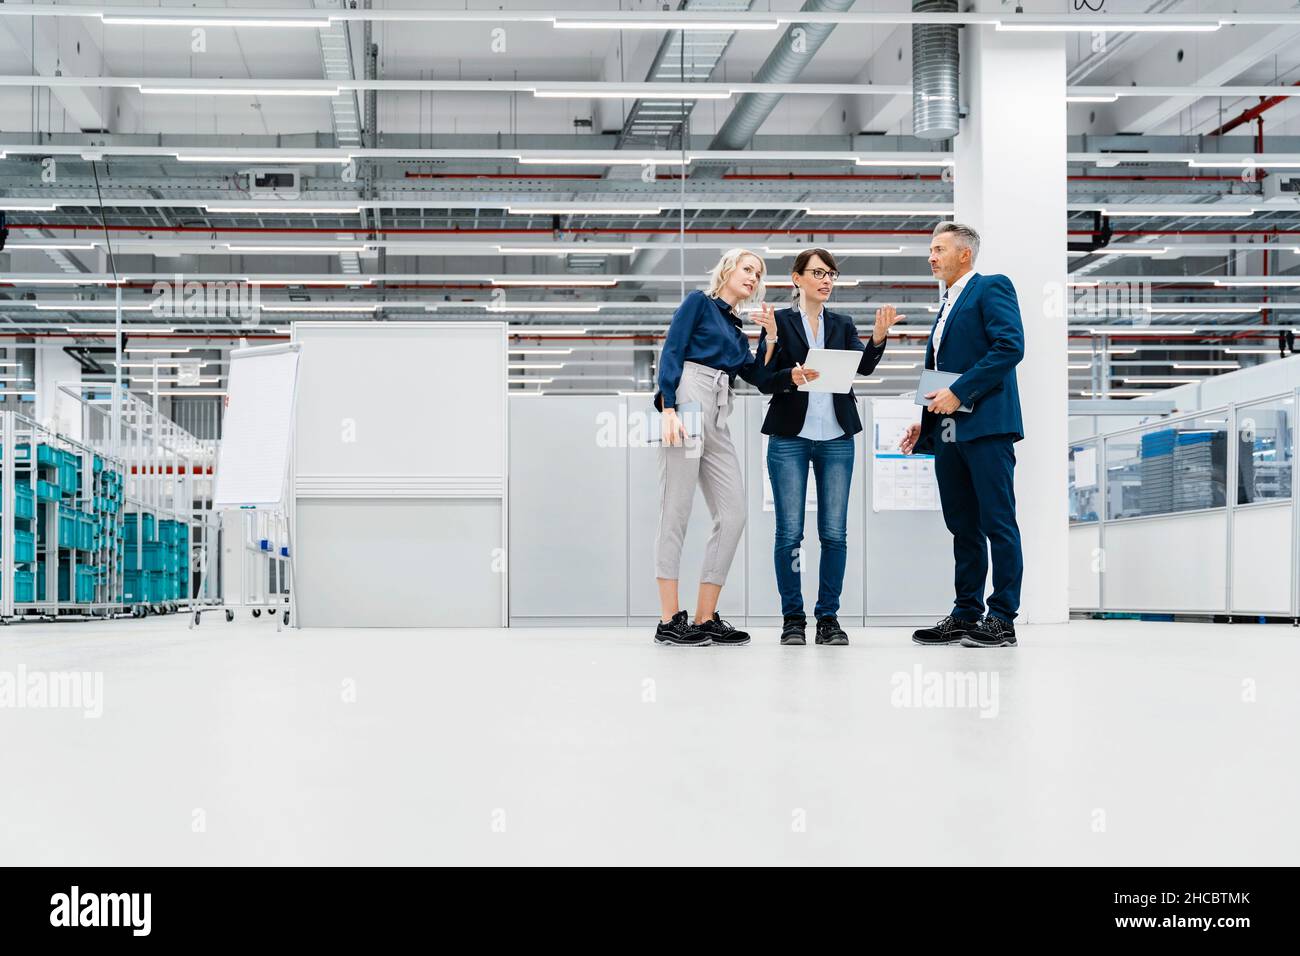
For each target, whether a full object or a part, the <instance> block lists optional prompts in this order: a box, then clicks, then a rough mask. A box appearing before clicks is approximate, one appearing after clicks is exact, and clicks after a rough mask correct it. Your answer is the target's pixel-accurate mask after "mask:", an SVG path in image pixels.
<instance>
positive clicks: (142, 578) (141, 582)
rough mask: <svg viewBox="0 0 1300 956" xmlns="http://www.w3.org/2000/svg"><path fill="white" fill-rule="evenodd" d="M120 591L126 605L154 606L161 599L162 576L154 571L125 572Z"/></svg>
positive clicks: (162, 589) (162, 588)
mask: <svg viewBox="0 0 1300 956" xmlns="http://www.w3.org/2000/svg"><path fill="white" fill-rule="evenodd" d="M124 577H125V582H124V587H123V590H122V600H123V601H124V602H125V603H127V604H156V603H158V602H159V601H166V600H168V598H166V597H163V594H164V592H165V588H164V587H163V580H162V576H161V575H159V574H158V573H157V572H155V571H127V572H126V574H125V575H124Z"/></svg>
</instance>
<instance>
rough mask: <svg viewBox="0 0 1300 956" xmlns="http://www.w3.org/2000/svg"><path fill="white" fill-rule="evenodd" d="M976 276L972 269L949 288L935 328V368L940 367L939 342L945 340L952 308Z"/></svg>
mask: <svg viewBox="0 0 1300 956" xmlns="http://www.w3.org/2000/svg"><path fill="white" fill-rule="evenodd" d="M974 274H975V270H974V269H971V270H970V271H969V272H966V273H965V274H963V275H962V277H961V278H960V279H958V280H957V281H956V282H954V283H953V284H952V285H950V286H948V298H947V301H945V302H944V304H943V309H942V310H941V311H940V312H939V321H938V322H937V323H935V326H934V363H935V367H936V368H938V366H939V340H940V339H942V338H943V327H944V326H945V325H947V324H948V316H949V315H950V314H951V313H952V307H953V306H954V305H956V304H957V300H958V299H959V298H961V290H962V289H963V288H965V286H966V282H967V280H969V279H970V277H971V276H973V275H974Z"/></svg>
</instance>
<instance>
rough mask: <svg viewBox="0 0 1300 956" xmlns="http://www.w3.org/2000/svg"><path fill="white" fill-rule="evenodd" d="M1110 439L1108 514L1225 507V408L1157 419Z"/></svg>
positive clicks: (1168, 512)
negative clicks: (1191, 415) (1161, 419)
mask: <svg viewBox="0 0 1300 956" xmlns="http://www.w3.org/2000/svg"><path fill="white" fill-rule="evenodd" d="M1105 441H1106V501H1107V507H1106V513H1107V517H1108V518H1132V517H1138V516H1142V515H1158V514H1170V513H1174V512H1179V511H1194V510H1197V509H1200V508H1222V507H1223V506H1224V505H1225V503H1226V501H1227V490H1226V478H1227V474H1228V469H1227V449H1228V419H1227V412H1226V410H1224V411H1218V412H1206V413H1205V414H1204V415H1201V416H1197V417H1195V418H1185V419H1180V420H1178V421H1173V422H1169V421H1165V422H1157V423H1153V424H1152V425H1151V426H1150V427H1148V428H1144V429H1142V430H1141V431H1130V432H1124V433H1121V434H1118V435H1114V436H1109V437H1107V438H1106V439H1105Z"/></svg>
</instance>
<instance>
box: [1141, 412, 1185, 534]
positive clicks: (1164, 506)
mask: <svg viewBox="0 0 1300 956" xmlns="http://www.w3.org/2000/svg"><path fill="white" fill-rule="evenodd" d="M1176 441H1177V436H1176V435H1175V434H1174V430H1173V429H1172V428H1163V429H1161V430H1160V431H1155V432H1150V433H1149V434H1146V435H1143V436H1142V457H1141V459H1140V460H1139V462H1138V478H1139V479H1140V482H1141V484H1140V485H1139V490H1138V506H1139V512H1138V513H1139V514H1144V515H1149V514H1160V513H1162V512H1166V511H1171V510H1173V503H1174V445H1175V443H1176Z"/></svg>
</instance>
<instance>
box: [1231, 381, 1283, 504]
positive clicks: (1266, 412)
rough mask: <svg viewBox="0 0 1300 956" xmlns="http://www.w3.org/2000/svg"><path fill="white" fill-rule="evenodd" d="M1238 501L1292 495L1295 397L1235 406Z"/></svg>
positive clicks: (1247, 502) (1241, 502) (1243, 502)
mask: <svg viewBox="0 0 1300 956" xmlns="http://www.w3.org/2000/svg"><path fill="white" fill-rule="evenodd" d="M1236 411H1237V428H1236V432H1237V437H1238V439H1239V440H1240V442H1241V444H1240V445H1239V446H1238V451H1237V504H1242V505H1244V504H1250V503H1252V502H1256V501H1273V500H1277V499H1289V498H1290V497H1291V481H1292V477H1291V476H1292V462H1293V461H1294V459H1295V411H1296V408H1295V396H1287V397H1285V398H1270V399H1266V400H1265V401H1262V402H1254V403H1252V404H1249V405H1241V406H1239V407H1238V408H1237V410H1236Z"/></svg>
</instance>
